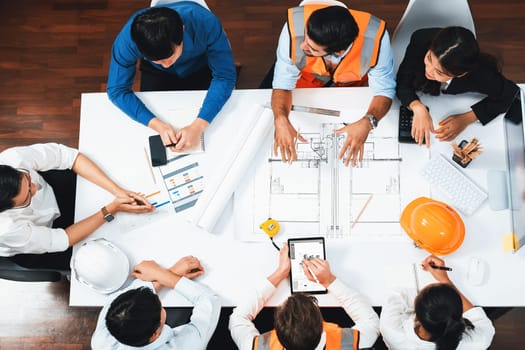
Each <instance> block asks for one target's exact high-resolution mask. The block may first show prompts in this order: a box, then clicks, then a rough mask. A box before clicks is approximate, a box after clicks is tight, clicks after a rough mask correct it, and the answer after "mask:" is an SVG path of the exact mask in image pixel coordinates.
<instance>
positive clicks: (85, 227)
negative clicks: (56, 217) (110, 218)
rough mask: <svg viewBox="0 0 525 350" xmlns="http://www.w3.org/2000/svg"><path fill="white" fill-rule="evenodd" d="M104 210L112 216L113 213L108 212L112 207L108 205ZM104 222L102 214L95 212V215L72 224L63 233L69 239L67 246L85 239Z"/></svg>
mask: <svg viewBox="0 0 525 350" xmlns="http://www.w3.org/2000/svg"><path fill="white" fill-rule="evenodd" d="M106 208H107V209H108V211H109V212H110V213H112V214H114V212H113V211H111V210H110V209H113V208H112V207H110V205H108V206H106ZM105 222H106V221H105V220H104V216H103V215H102V212H101V211H97V212H96V213H94V214H92V215H90V216H88V217H87V218H85V219H82V220H80V221H78V222H76V223H74V224H73V225H71V226H69V227H67V228H66V229H65V231H66V234H67V236H68V239H69V246H72V245H74V244H76V243H78V242H79V241H81V240H83V239H84V238H86V237H87V236H89V235H90V234H92V233H93V232H94V231H95V230H96V229H98V228H99V227H100V226H102V225H103V224H104V223H105Z"/></svg>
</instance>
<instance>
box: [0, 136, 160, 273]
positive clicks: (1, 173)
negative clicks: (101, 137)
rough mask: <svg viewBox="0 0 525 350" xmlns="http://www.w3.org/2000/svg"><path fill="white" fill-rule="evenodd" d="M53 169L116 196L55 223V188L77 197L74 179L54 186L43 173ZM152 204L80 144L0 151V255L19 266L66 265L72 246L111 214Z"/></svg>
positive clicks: (141, 209)
mask: <svg viewBox="0 0 525 350" xmlns="http://www.w3.org/2000/svg"><path fill="white" fill-rule="evenodd" d="M52 169H58V170H66V169H71V170H72V171H73V172H74V173H76V174H78V175H80V176H82V177H84V178H85V179H87V180H89V181H91V182H93V183H94V184H96V185H98V186H100V187H102V188H103V189H105V190H107V191H108V192H111V193H112V194H113V195H114V196H115V198H114V199H113V201H111V202H110V203H109V204H107V205H106V206H104V207H103V208H102V209H101V210H99V211H97V212H96V213H94V214H93V215H91V216H89V217H87V218H84V219H82V220H80V221H78V222H76V223H73V214H72V213H73V210H71V215H70V216H71V218H70V219H69V220H66V221H69V222H68V223H66V224H65V225H60V226H62V227H56V226H55V227H54V228H53V223H54V222H55V220H56V219H57V218H59V217H60V216H61V210H60V209H59V207H60V198H57V197H56V196H55V192H56V191H59V190H60V191H61V192H65V193H66V194H67V195H68V196H70V197H73V201H72V203H74V196H75V189H74V185H75V183H76V182H75V178H74V179H73V181H72V187H73V188H67V187H66V185H65V183H63V182H59V183H58V184H57V185H55V187H56V188H52V187H51V186H50V185H49V184H48V183H47V182H46V181H45V180H44V178H43V177H42V176H41V175H40V174H39V172H45V171H49V170H52ZM64 187H66V188H64ZM57 193H58V192H57ZM57 200H58V203H57ZM72 205H73V206H74V204H72ZM70 206H71V204H70ZM68 209H73V208H68ZM153 209H154V207H153V206H152V205H151V204H150V203H148V201H147V200H146V199H145V198H144V197H143V196H141V195H140V194H138V193H135V192H131V191H127V190H125V189H123V188H121V187H120V186H119V185H117V184H116V183H115V182H114V181H113V180H111V179H110V178H109V177H108V176H107V175H106V174H105V173H104V172H103V171H102V170H101V169H100V168H99V167H98V166H97V165H96V164H95V163H93V161H91V160H90V159H89V158H88V157H86V156H85V155H84V154H82V153H80V152H79V151H78V150H76V149H73V148H70V147H67V146H65V145H60V144H57V143H46V144H34V145H30V146H24V147H13V148H9V149H7V150H5V151H3V152H1V153H0V256H5V257H12V258H11V259H12V260H13V261H14V262H16V263H17V264H19V265H22V266H25V267H46V268H59V269H68V268H69V258H70V256H71V250H70V249H69V250H68V247H70V246H72V245H73V244H75V243H77V242H79V241H80V240H82V239H84V238H85V237H87V236H88V235H89V234H91V233H92V232H93V231H95V230H96V229H97V228H99V227H100V226H101V225H102V224H103V223H105V222H107V221H111V220H112V218H113V215H116V214H117V213H118V212H122V211H125V212H129V213H145V212H150V211H152V210H153ZM64 251H66V252H65V253H63V254H60V253H56V252H64ZM44 253H54V255H53V254H44ZM57 254H58V255H57Z"/></svg>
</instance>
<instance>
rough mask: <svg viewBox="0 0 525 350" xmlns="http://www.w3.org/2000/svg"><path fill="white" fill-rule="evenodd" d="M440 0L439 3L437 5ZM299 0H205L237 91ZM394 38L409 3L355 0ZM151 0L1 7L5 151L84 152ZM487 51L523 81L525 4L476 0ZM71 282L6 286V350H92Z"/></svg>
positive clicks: (509, 327) (507, 330)
mask: <svg viewBox="0 0 525 350" xmlns="http://www.w3.org/2000/svg"><path fill="white" fill-rule="evenodd" d="M431 1H438V0H431ZM298 2H299V0H279V1H275V0H272V1H270V0H207V3H208V5H209V6H210V8H211V9H212V10H213V11H214V12H215V13H216V14H217V15H218V16H219V18H220V19H221V20H222V22H223V25H224V28H225V29H226V32H227V33H228V36H229V39H230V42H231V45H232V48H233V51H234V54H235V58H236V60H237V61H238V62H240V63H241V64H242V66H243V67H242V72H241V75H240V79H239V81H238V84H237V86H238V88H243V89H244V88H256V87H257V86H258V84H259V82H260V81H261V79H262V77H263V76H264V74H265V72H266V71H267V69H268V68H269V67H270V66H271V64H272V62H273V60H274V59H275V47H276V42H277V37H278V35H279V32H280V30H281V27H282V24H283V23H284V19H285V10H286V9H287V8H288V7H290V6H292V5H295V4H297V3H298ZM346 2H348V3H351V5H352V7H353V8H355V9H360V10H366V11H369V12H372V13H374V14H375V15H376V16H378V17H382V18H384V19H385V20H386V21H387V25H388V29H389V32H390V34H392V33H393V30H394V28H395V26H396V25H397V23H398V21H399V19H400V18H401V15H402V13H403V11H404V8H405V6H406V3H408V1H406V0H405V1H401V0H376V1H364V0H352V1H346ZM148 4H149V2H148V1H145V0H141V1H139V0H77V1H73V0H18V1H0V53H1V54H0V91H1V94H0V150H3V149H5V148H8V147H12V146H17V145H26V144H31V143H36V142H49V141H55V142H61V143H65V144H67V145H70V146H77V144H78V132H79V111H80V94H81V93H82V92H94V91H104V89H105V81H106V76H107V70H108V62H109V55H110V49H111V44H112V41H113V39H114V37H115V35H116V34H117V32H118V31H119V30H120V28H121V26H122V24H123V23H124V22H125V21H126V20H127V19H128V17H129V16H130V15H131V14H132V13H133V12H134V11H135V10H137V9H139V8H142V7H146V6H147V5H148ZM471 10H472V14H473V17H474V21H475V24H476V31H477V36H478V39H479V41H480V43H481V46H482V49H484V50H485V51H487V52H489V53H492V54H495V55H497V56H498V57H500V58H501V59H503V61H504V73H505V75H506V76H507V77H508V78H510V79H513V80H515V81H517V82H525V64H524V62H525V59H524V57H525V36H524V34H523V33H525V2H524V1H523V0H499V1H498V0H475V1H474V0H473V1H471ZM508 288H509V290H510V289H511V288H512V284H511V277H510V276H509V286H508ZM68 292H69V285H68V283H67V282H60V283H55V284H47V283H35V284H25V283H13V282H7V281H0V293H1V298H0V310H1V311H0V349H89V339H90V335H91V333H92V331H93V329H94V325H95V320H96V315H97V313H98V309H88V308H69V307H68ZM495 325H496V337H495V340H494V344H493V346H492V348H493V349H521V348H523V345H522V344H523V343H524V342H525V309H514V310H513V311H511V312H510V313H508V314H506V315H504V316H502V317H501V318H499V319H498V320H497V321H496V322H495Z"/></svg>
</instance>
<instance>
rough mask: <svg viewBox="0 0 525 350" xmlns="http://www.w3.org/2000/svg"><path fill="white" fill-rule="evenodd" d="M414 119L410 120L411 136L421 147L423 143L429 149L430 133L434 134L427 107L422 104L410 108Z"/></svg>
mask: <svg viewBox="0 0 525 350" xmlns="http://www.w3.org/2000/svg"><path fill="white" fill-rule="evenodd" d="M412 111H413V112H414V117H413V119H412V130H411V136H412V137H413V138H414V140H415V141H416V142H417V143H418V144H419V145H420V146H421V145H422V144H423V142H425V144H426V146H427V148H428V147H430V133H434V132H435V131H434V124H433V123H432V117H431V116H430V113H429V112H428V109H427V107H426V106H425V105H424V104H422V103H419V104H414V106H413V107H412Z"/></svg>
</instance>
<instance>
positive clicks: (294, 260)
mask: <svg viewBox="0 0 525 350" xmlns="http://www.w3.org/2000/svg"><path fill="white" fill-rule="evenodd" d="M288 247H289V248H290V263H291V268H290V287H291V290H292V293H314V294H323V293H326V292H327V290H326V288H325V287H323V286H322V285H321V284H319V283H316V282H312V281H310V280H309V279H308V278H307V277H306V275H305V273H304V270H303V265H302V261H303V260H304V259H312V258H319V259H323V260H325V259H326V256H325V249H324V238H323V237H312V238H290V239H289V240H288Z"/></svg>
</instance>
